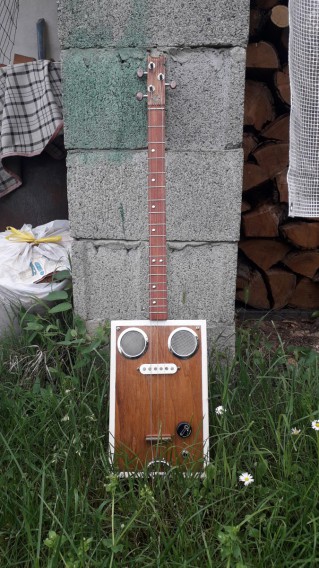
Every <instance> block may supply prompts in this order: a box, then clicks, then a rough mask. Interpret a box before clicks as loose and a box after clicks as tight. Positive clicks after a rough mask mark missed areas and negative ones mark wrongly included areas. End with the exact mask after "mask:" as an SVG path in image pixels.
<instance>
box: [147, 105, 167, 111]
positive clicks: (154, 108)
mask: <svg viewBox="0 0 319 568" xmlns="http://www.w3.org/2000/svg"><path fill="white" fill-rule="evenodd" d="M148 110H165V108H164V107H151V106H149V107H148Z"/></svg>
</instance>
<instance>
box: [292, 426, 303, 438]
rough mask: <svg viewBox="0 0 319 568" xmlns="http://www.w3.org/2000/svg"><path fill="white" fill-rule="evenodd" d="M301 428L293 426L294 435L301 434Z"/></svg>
mask: <svg viewBox="0 0 319 568" xmlns="http://www.w3.org/2000/svg"><path fill="white" fill-rule="evenodd" d="M300 432H301V430H299V428H291V434H292V436H298V435H299V434H300Z"/></svg>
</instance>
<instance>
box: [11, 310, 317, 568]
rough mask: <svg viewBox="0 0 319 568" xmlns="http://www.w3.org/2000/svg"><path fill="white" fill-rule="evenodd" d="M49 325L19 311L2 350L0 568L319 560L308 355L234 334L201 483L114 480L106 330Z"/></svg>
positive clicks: (312, 360) (313, 396)
mask: <svg viewBox="0 0 319 568" xmlns="http://www.w3.org/2000/svg"><path fill="white" fill-rule="evenodd" d="M56 317H57V316H56V315H55V314H54V313H53V314H47V315H45V316H41V317H40V316H28V315H25V316H24V318H23V326H24V328H25V331H24V332H23V334H22V335H21V336H20V337H16V338H14V337H11V338H8V339H4V340H3V341H2V343H1V345H0V372H1V383H0V417H1V423H0V566H1V567H4V568H6V567H13V566H20V567H23V568H29V567H30V568H31V567H32V568H44V567H48V568H53V567H58V568H59V567H67V568H80V567H101V568H104V567H113V568H115V567H121V568H122V567H123V568H125V567H130V566H138V567H153V566H154V567H157V566H158V567H162V566H163V567H166V566H167V567H179V566H180V567H190V568H191V567H192V568H197V567H201V566H208V567H213V568H219V567H225V568H233V567H234V568H244V567H249V568H256V567H267V568H268V567H276V568H278V567H280V568H285V567H288V566H289V568H293V567H315V566H318V565H319V552H318V546H317V541H318V530H319V503H318V497H319V483H318V481H319V467H318V466H319V432H317V431H315V430H314V429H313V428H312V427H311V423H312V421H313V420H315V419H316V418H319V381H318V356H317V354H316V353H314V352H313V351H311V350H307V349H300V348H299V349H292V348H291V349H289V350H286V349H285V347H284V346H283V345H282V344H279V347H278V348H276V349H275V348H274V347H273V346H272V345H270V344H267V343H266V344H265V342H263V344H262V343H261V340H260V338H259V337H258V335H255V334H254V335H252V334H250V333H249V332H248V331H242V332H240V333H239V335H238V341H237V353H236V358H235V360H234V362H233V364H232V365H231V366H229V367H225V366H224V365H222V364H220V365H219V364H218V362H217V363H216V365H215V366H214V368H213V369H211V373H210V379H211V380H210V404H211V417H210V418H211V420H210V422H211V431H210V435H211V440H210V445H211V464H210V465H209V467H208V468H207V475H206V478H205V479H203V480H201V479H196V478H192V477H183V476H182V475H181V474H180V473H179V472H178V471H176V470H175V471H173V472H172V473H171V475H169V476H166V477H161V478H153V479H149V480H145V479H144V480H143V479H128V480H119V479H118V478H117V477H116V475H114V473H113V472H112V470H111V468H110V465H109V462H108V457H107V451H108V448H107V423H108V388H109V384H108V351H107V349H106V348H105V347H104V342H105V341H106V342H107V332H105V330H102V331H100V333H99V335H98V336H97V337H96V338H94V339H90V338H88V337H87V336H86V332H85V329H84V327H83V324H82V322H80V320H78V319H77V318H74V316H73V315H72V314H70V313H68V314H67V315H66V316H65V319H64V320H61V319H55V318H56ZM220 405H222V406H223V407H224V409H226V412H224V413H222V414H220V415H219V414H216V412H215V409H216V408H217V407H218V406H220ZM292 428H297V429H298V430H300V433H299V434H296V435H293V434H292V433H291V429H292ZM243 472H248V473H250V474H251V475H252V476H253V478H254V482H253V483H251V484H250V485H249V486H247V487H245V486H244V484H243V483H242V482H240V481H239V476H240V474H241V473H243Z"/></svg>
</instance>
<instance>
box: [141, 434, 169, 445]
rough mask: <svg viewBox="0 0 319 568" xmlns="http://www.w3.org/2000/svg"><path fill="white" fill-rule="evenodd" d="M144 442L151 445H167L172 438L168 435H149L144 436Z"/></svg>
mask: <svg viewBox="0 0 319 568" xmlns="http://www.w3.org/2000/svg"><path fill="white" fill-rule="evenodd" d="M145 440H146V442H150V443H151V444H160V443H163V442H164V444H165V443H168V442H171V441H172V436H171V435H170V434H149V435H148V436H145Z"/></svg>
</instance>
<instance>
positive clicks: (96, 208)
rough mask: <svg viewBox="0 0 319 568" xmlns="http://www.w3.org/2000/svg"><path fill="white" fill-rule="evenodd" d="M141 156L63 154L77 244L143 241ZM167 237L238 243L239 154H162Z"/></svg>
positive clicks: (145, 224)
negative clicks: (91, 240)
mask: <svg viewBox="0 0 319 568" xmlns="http://www.w3.org/2000/svg"><path fill="white" fill-rule="evenodd" d="M146 158H147V154H146V152H145V151H139V152H132V151H121V150H119V151H94V152H82V153H72V152H71V153H69V155H68V203H69V216H70V220H71V229H72V235H73V236H74V237H75V238H77V239H80V238H82V239H107V240H110V239H127V240H140V239H142V240H146V239H147V238H148V217H147V177H146V172H147V159H146ZM166 167H167V236H168V239H170V240H173V241H174V240H177V241H217V242H218V241H219V242H220V241H226V242H233V241H236V240H238V237H239V226H240V203H241V193H242V175H241V174H242V150H227V151H221V152H213V151H207V152H205V151H204V152H202V151H199V152H194V151H190V152H173V151H168V152H167V160H166Z"/></svg>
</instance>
